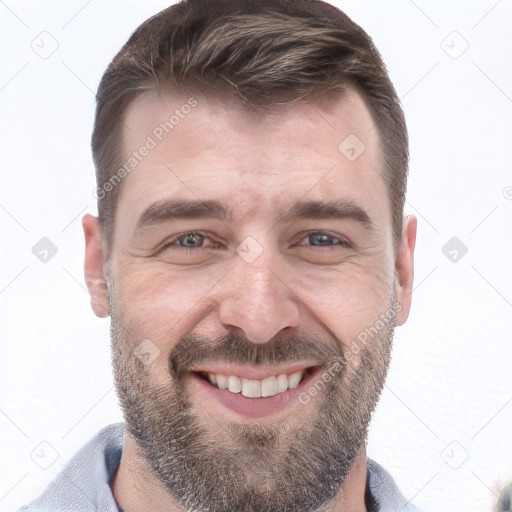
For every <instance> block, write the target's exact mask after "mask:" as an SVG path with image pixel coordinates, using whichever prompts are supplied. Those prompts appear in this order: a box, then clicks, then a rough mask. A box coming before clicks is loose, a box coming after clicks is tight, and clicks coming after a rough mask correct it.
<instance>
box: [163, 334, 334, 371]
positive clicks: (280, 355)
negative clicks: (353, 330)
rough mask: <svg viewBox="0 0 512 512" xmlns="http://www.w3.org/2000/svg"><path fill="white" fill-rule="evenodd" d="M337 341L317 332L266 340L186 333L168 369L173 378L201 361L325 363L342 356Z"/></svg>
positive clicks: (320, 364)
mask: <svg viewBox="0 0 512 512" xmlns="http://www.w3.org/2000/svg"><path fill="white" fill-rule="evenodd" d="M339 347H341V344H340V343H337V342H336V341H335V340H331V341H327V342H326V341H325V340H322V341H320V340H319V338H318V336H313V335H308V334H304V333H296V334H293V335H287V336H284V337H279V338H276V339H274V340H272V341H269V342H268V343H265V344H255V343H252V342H251V341H250V340H249V339H247V337H246V336H243V335H240V334H232V335H228V336H222V337H219V338H213V339H212V338H204V337H201V336H198V335H195V334H188V335H186V336H184V337H183V338H181V339H180V340H179V341H178V343H177V344H176V345H175V347H174V348H173V350H172V351H171V353H170V355H169V369H170V371H171V373H173V374H174V376H175V377H176V378H179V377H180V376H181V375H183V374H184V373H185V372H188V371H190V370H192V368H194V367H195V366H197V365H199V364H201V363H209V362H219V361H222V362H226V363H233V364H246V365H254V366H263V365H265V366H270V365H277V364H279V363H293V362H298V361H304V360H307V361H311V363H312V364H313V365H315V366H328V365H329V364H332V362H333V361H334V360H337V359H340V358H341V357H342V353H341V349H340V348H339Z"/></svg>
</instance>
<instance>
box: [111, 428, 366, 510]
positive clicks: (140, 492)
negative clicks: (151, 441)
mask: <svg viewBox="0 0 512 512" xmlns="http://www.w3.org/2000/svg"><path fill="white" fill-rule="evenodd" d="M366 478H367V468H366V448H365V446H362V447H361V449H360V451H359V453H358V455H357V457H356V460H355V462H354V464H353V465H352V468H351V470H350V473H349V474H348V476H347V478H346V480H345V482H344V484H343V486H342V487H341V489H340V491H339V493H338V495H337V496H336V498H335V499H334V500H332V501H330V502H329V503H327V504H325V505H324V506H323V507H321V508H320V509H318V510H317V511H315V512H363V511H366V505H365V491H366ZM110 486H111V488H112V491H113V494H114V497H115V500H116V503H117V505H118V507H119V508H120V509H121V510H123V511H124V512H135V511H138V510H147V511H148V512H152V511H155V512H156V511H160V510H168V511H169V512H187V511H186V510H185V509H184V508H183V507H181V506H180V505H179V504H178V503H177V502H176V500H175V499H174V498H173V497H172V496H171V495H170V494H169V493H168V492H167V490H166V489H165V486H164V485H163V484H162V483H161V482H160V480H159V479H158V478H157V476H156V475H155V474H154V472H153V470H152V468H151V466H150V464H149V463H148V461H147V459H146V458H145V457H144V456H143V454H142V453H141V451H140V449H139V447H138V445H137V443H136V442H135V440H134V439H133V438H132V437H131V436H130V435H129V434H128V433H127V432H126V431H125V434H124V440H123V453H122V455H121V462H120V464H119V467H118V468H117V469H116V471H115V473H114V474H113V476H112V478H111V480H110Z"/></svg>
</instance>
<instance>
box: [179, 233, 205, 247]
mask: <svg viewBox="0 0 512 512" xmlns="http://www.w3.org/2000/svg"><path fill="white" fill-rule="evenodd" d="M194 240H195V241H196V242H197V241H198V240H199V242H203V241H204V236H203V235H200V234H199V233H186V234H184V235H181V236H179V237H178V238H176V239H175V241H176V242H178V245H179V246H180V247H185V248H187V249H197V247H198V246H194V247H190V246H189V245H188V244H194ZM181 242H184V243H181Z"/></svg>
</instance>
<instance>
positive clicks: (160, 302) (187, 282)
mask: <svg viewBox="0 0 512 512" xmlns="http://www.w3.org/2000/svg"><path fill="white" fill-rule="evenodd" d="M143 267H144V266H143ZM121 274H122V277H121V278H120V279H119V285H118V284H117V282H116V302H117V304H118V306H117V308H118V309H120V311H122V312H123V316H124V321H125V322H126V324H127V327H128V328H129V329H130V332H131V333H134V334H136V336H137V338H140V337H142V338H143V339H144V338H149V339H151V340H152V341H153V342H154V343H156V344H157V345H158V347H159V348H160V350H162V351H165V352H166V353H167V352H169V351H170V349H171V348H172V346H173V345H174V344H175V343H176V342H177V341H178V340H179V339H180V338H181V337H182V336H183V335H184V334H186V333H187V332H189V331H190V329H191V326H192V323H193V321H195V317H196V312H197V311H198V310H199V309H200V308H201V300H202V299H203V298H205V297H207V296H208V293H209V291H210V290H211V289H212V287H213V286H214V284H215V282H216V281H218V279H217V280H216V279H213V278H212V276H211V275H210V274H209V275H208V276H207V275H206V274H205V275H201V277H200V276H199V275H197V273H195V274H191V273H188V272H183V271H177V272H171V271H170V270H169V268H168V267H167V268H158V267H155V266H154V265H152V266H151V267H150V266H149V265H148V266H147V267H146V268H140V265H138V266H137V268H135V266H133V267H131V266H126V267H125V268H123V270H122V272H121Z"/></svg>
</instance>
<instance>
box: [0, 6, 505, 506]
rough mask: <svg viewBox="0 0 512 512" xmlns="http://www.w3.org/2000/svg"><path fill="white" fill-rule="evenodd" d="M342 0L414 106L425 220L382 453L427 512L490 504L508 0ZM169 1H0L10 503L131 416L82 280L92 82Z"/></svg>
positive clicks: (415, 193)
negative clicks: (457, 244)
mask: <svg viewBox="0 0 512 512" xmlns="http://www.w3.org/2000/svg"><path fill="white" fill-rule="evenodd" d="M335 3H336V5H337V6H339V7H341V8H342V9H344V10H345V11H346V13H347V14H348V15H349V16H350V17H352V18H353V19H354V21H356V22H357V23H359V24H360V25H361V26H362V27H363V28H364V29H365V30H366V31H367V32H368V33H369V34H370V35H371V36H372V37H373V38H374V41H375V43H376V45H377V47H378V48H379V50H380V51H381V53H382V55H383V57H384V60H385V61H386V63H387V65H388V67H389V72H390V75H391V78H392V80H393V82H394V84H395V86H396V88H397V91H398V93H399V96H400V97H401V98H402V101H403V106H404V110H405V114H406V119H407V122H408V127H409V133H410V140H411V165H410V180H409V193H408V202H407V207H406V213H415V214H416V215H417V217H418V219H419V232H418V244H417V250H416V283H415V286H416V289H415V291H414V294H413V306H412V311H411V315H410V319H409V321H408V322H407V324H406V325H405V326H403V327H401V328H399V329H397V335H396V347H395V352H394V360H393V363H392V367H391V370H390V375H389V379H388V383H387V387H386V389H385V391H384V394H383V397H382V400H381V403H380V405H379V407H378V410H377V412H376V415H375V419H374V421H373V424H372V427H371V432H370V440H369V450H368V453H369V455H370V456H371V457H372V458H375V459H376V460H377V461H378V462H379V463H381V464H382V465H384V466H385V467H386V468H387V469H388V470H389V471H390V472H391V473H392V475H393V476H394V477H395V479H396V480H397V482H398V484H399V486H400V487H401V489H402V490H403V492H404V494H405V495H406V497H407V498H408V499H412V500H413V501H414V503H415V504H417V505H418V506H421V507H423V508H424V509H425V510H427V511H431V512H434V511H438V512H446V510H464V511H466V512H471V511H474V512H477V511H478V512H482V511H490V510H491V509H492V505H493V500H494V493H495V492H496V490H497V488H498V486H499V484H500V483H503V482H505V481H508V480H510V479H512V435H511V426H512V372H511V370H512V339H511V332H512V320H511V319H512V315H511V313H512V258H511V256H512V200H511V198H512V188H511V187H512V171H511V167H510V145H511V141H512V64H511V63H512V51H511V46H512V45H511V34H512V6H511V2H510V0H501V1H496V0H478V1H477V0H472V1H467V0H466V1H458V2H440V1H433V0H431V1H426V0H416V1H415V2H413V1H411V0H392V1H391V0H386V1H385V2H383V1H379V0H364V1H362V0H351V1H338V2H335ZM167 5H168V2H164V1H157V0H153V1H145V2H142V1H139V2H134V1H126V0H123V1H120V0H110V1H108V2H99V1H98V0H89V1H88V2H87V1H85V0H80V1H79V0H76V1H63V0H62V1H60V2H59V1H51V2H36V1H18V2H16V1H14V0H0V20H1V32H0V37H1V45H0V62H1V63H2V65H1V67H0V108H1V117H0V123H1V124H2V132H1V133H2V137H1V142H0V144H1V146H0V149H1V160H0V162H1V165H0V168H1V171H2V177H1V178H2V181H1V187H0V225H1V228H2V251H1V253H2V265H1V271H0V272H1V273H0V301H1V303H0V312H1V343H2V345H1V349H2V350H1V358H0V390H1V395H0V443H1V453H0V460H1V463H0V470H1V473H0V511H2V512H4V511H12V510H15V509H16V508H17V507H18V506H20V505H22V504H23V503H26V502H27V501H29V500H30V499H32V498H33V497H35V496H36V495H37V494H38V493H39V492H40V491H42V490H43V488H44V487H46V485H47V484H48V482H49V481H50V480H51V479H52V477H53V476H54V475H55V474H56V473H57V472H58V471H59V470H60V469H61V468H62V466H63V465H64V464H65V462H66V461H67V460H68V459H69V458H70V457H71V455H72V454H74V453H75V452H76V451H77V449H78V448H79V447H81V446H82V445H83V444H84V443H85V442H86V441H87V440H89V439H90V438H91V437H92V436H93V435H94V434H95V433H96V432H97V431H98V430H99V429H100V428H102V427H103V426H105V425H107V424H109V423H112V422H116V421H120V420H121V415H120V411H119V408H118V405H117V400H116V397H115V392H114V389H113V383H112V378H111V371H110V359H109V357H110V356H109V333H108V328H109V319H108V318H107V319H98V318H96V317H95V316H94V315H93V313H92V311H91V309H90V307H89V297H88V294H87V291H86V289H85V285H84V280H83V253H84V242H83V236H82V231H81V225H80V219H81V217H82V216H83V215H84V214H85V213H87V212H90V213H93V214H96V206H95V202H94V199H93V196H92V190H93V187H94V185H95V183H94V171H93V166H92V162H91V157H90V150H89V143H90V134H91V128H92V122H93V112H94V91H95V90H96V88H97V85H98V82H99V80H100V77H101V75H102V72H103V71H104V69H105V67H106V66H107V64H108V63H109V62H110V60H111V59H112V57H113V56H114V54H115V53H116V52H117V51H118V50H119V48H120V47H121V45H122V44H123V43H124V42H125V40H126V39H127V38H128V36H129V35H130V33H131V32H132V31H133V30H134V29H135V28H136V27H137V26H138V25H139V24H140V23H141V22H142V21H144V20H145V19H146V18H148V17H149V16H150V15H152V14H155V13H156V12H158V11H159V10H161V9H162V8H164V7H166V6H167ZM43 31H46V32H48V33H49V34H51V37H52V38H54V39H55V41H56V42H57V43H58V49H57V50H56V51H55V53H53V54H52V55H51V56H49V57H48V58H47V59H43V58H41V57H40V56H39V55H38V54H37V53H36V52H35V51H34V50H33V49H32V47H34V46H36V45H39V46H41V45H42V44H43V43H41V41H42V39H41V38H46V39H44V45H45V46H44V47H45V49H46V51H48V50H49V49H51V45H52V44H54V45H56V44H57V43H52V40H51V39H50V36H48V35H47V34H45V35H43V36H40V34H41V32H43ZM454 31H456V32H457V33H458V34H454V33H453V32H454ZM33 41H34V42H33ZM31 44H32V47H31ZM466 45H469V46H468V48H467V50H466V51H465V52H464V53H462V54H461V52H462V50H464V49H465V46H466ZM39 51H43V50H42V49H41V50H39ZM45 56H46V55H45ZM455 57H457V58H455ZM454 236H455V237H457V238H458V239H459V240H460V241H461V242H462V243H464V245H465V246H466V247H467V248H468V252H467V254H465V255H464V256H463V257H462V258H461V259H460V260H459V261H458V262H457V263H454V262H452V261H450V260H449V259H448V258H447V257H446V256H445V255H444V254H443V252H442V248H443V246H444V245H445V244H446V243H447V242H448V241H449V240H450V239H451V238H452V237H454ZM42 237H48V238H49V239H50V240H51V241H52V242H53V243H54V244H55V245H56V247H57V248H58V252H57V254H56V255H55V256H54V257H53V258H52V259H51V260H50V261H48V262H47V263H42V262H41V261H39V260H38V259H37V258H36V257H35V256H34V254H33V253H32V247H33V246H34V245H35V244H36V243H37V242H38V241H39V240H40V239H41V238H42ZM41 442H45V443H49V444H50V445H51V447H52V448H50V446H48V444H44V445H42V446H39V444H40V443H41ZM36 447H37V450H36V453H41V450H42V452H44V454H45V455H44V457H42V462H41V459H40V463H43V464H46V465H49V464H50V466H49V467H48V468H47V469H43V468H41V467H40V466H39V465H37V464H36V462H35V461H34V459H32V458H31V454H32V453H33V451H34V450H35V449H36ZM53 450H55V452H54V451H53ZM57 454H58V456H57ZM53 456H55V457H57V458H56V460H55V462H53V463H52V461H53V458H52V457H53ZM34 458H35V459H37V458H36V457H34ZM51 463H52V464H51Z"/></svg>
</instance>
